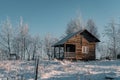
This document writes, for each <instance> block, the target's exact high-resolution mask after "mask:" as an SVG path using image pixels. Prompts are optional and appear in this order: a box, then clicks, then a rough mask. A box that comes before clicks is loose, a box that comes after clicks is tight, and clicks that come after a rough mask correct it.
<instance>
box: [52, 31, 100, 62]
mask: <svg viewBox="0 0 120 80" xmlns="http://www.w3.org/2000/svg"><path fill="white" fill-rule="evenodd" d="M97 42H100V40H99V39H97V38H96V37H95V36H94V35H93V34H91V33H90V32H88V31H87V30H81V31H78V32H75V33H72V34H69V35H67V36H66V37H65V38H63V39H61V40H60V41H58V42H57V43H55V44H54V45H53V47H54V58H56V59H75V60H95V58H96V55H95V49H96V43H97Z"/></svg>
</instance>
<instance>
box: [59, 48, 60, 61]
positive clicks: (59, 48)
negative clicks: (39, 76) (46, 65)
mask: <svg viewBox="0 0 120 80" xmlns="http://www.w3.org/2000/svg"><path fill="white" fill-rule="evenodd" d="M59 59H60V46H59Z"/></svg>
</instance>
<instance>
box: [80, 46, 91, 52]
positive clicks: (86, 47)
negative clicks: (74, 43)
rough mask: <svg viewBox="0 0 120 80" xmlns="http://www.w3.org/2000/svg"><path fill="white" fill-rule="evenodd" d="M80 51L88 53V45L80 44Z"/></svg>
mask: <svg viewBox="0 0 120 80" xmlns="http://www.w3.org/2000/svg"><path fill="white" fill-rule="evenodd" d="M82 53H84V54H88V53H89V47H88V46H82Z"/></svg>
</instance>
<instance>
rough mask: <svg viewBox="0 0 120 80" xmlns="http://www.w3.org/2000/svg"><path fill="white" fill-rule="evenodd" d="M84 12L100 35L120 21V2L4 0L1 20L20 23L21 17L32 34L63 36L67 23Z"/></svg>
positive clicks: (84, 15)
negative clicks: (111, 24) (114, 22)
mask: <svg viewBox="0 0 120 80" xmlns="http://www.w3.org/2000/svg"><path fill="white" fill-rule="evenodd" d="M78 13H80V15H81V16H82V19H83V22H84V24H85V23H86V21H87V20H88V19H89V18H91V19H93V20H94V22H95V23H96V26H97V27H98V29H99V33H102V32H103V30H104V27H105V25H107V24H108V23H109V21H110V20H111V19H112V18H114V19H115V20H117V21H118V20H119V18H120V0H0V21H3V20H5V19H6V17H7V16H9V17H10V19H11V21H12V23H13V24H17V23H18V21H19V18H20V16H22V17H23V19H24V22H25V23H28V25H29V28H30V33H31V34H40V35H41V36H44V35H45V34H46V33H50V34H52V35H53V36H55V37H60V36H61V35H62V34H64V32H65V30H66V26H67V23H68V22H69V21H70V20H71V19H72V18H75V17H76V16H77V14H78Z"/></svg>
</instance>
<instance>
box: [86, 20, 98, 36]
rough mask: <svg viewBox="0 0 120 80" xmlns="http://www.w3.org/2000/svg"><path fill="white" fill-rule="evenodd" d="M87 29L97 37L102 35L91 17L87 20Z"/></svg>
mask: <svg viewBox="0 0 120 80" xmlns="http://www.w3.org/2000/svg"><path fill="white" fill-rule="evenodd" d="M86 29H87V30H88V31H89V32H91V33H92V34H94V35H95V37H97V38H99V37H100V35H99V33H98V29H97V26H96V25H95V23H94V21H93V20H92V19H89V20H88V21H87V25H86Z"/></svg>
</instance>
